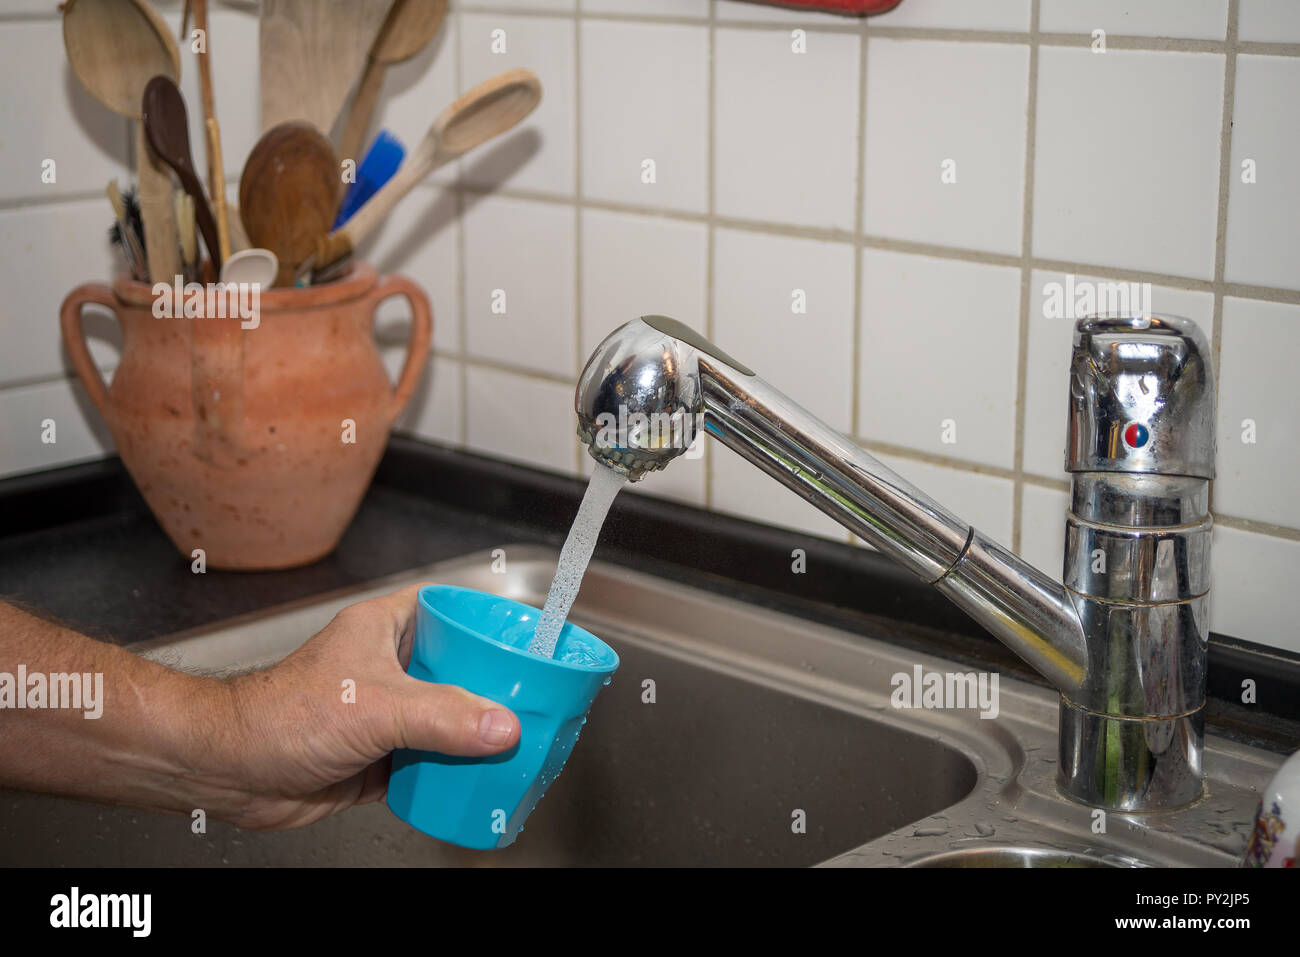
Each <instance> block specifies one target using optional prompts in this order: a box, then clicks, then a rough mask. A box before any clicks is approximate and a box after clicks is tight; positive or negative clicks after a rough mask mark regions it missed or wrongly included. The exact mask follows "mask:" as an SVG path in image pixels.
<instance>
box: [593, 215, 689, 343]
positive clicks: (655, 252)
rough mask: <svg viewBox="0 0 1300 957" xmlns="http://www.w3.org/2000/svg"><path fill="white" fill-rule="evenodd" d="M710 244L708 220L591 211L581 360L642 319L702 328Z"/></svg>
mask: <svg viewBox="0 0 1300 957" xmlns="http://www.w3.org/2000/svg"><path fill="white" fill-rule="evenodd" d="M708 244H709V231H708V228H707V227H706V226H705V225H704V224H703V223H691V222H683V221H681V220H675V219H663V218H657V217H653V216H640V215H636V214H634V213H618V212H607V211H606V210H603V209H584V210H583V211H582V336H581V340H582V355H583V356H588V355H590V354H591V351H592V350H593V349H595V348H596V346H597V345H598V344H599V343H600V341H601V340H602V339H604V338H605V337H606V336H607V335H609V334H610V333H611V332H613V331H614V330H615V329H617V328H618V327H619V326H621V325H622V324H623V323H625V322H628V321H629V320H631V319H635V318H636V317H637V316H644V315H655V314H657V315H661V316H672V317H673V318H674V319H680V320H681V321H682V322H685V323H687V324H689V325H693V326H696V327H701V326H703V325H704V318H705V316H706V315H707V314H708V313H707V312H706V308H707V307H706V305H705V287H706V282H705V279H706V277H705V273H706V266H707V264H708Z"/></svg>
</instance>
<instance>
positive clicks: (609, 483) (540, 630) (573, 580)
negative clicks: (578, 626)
mask: <svg viewBox="0 0 1300 957" xmlns="http://www.w3.org/2000/svg"><path fill="white" fill-rule="evenodd" d="M626 481H627V477H626V476H625V475H623V473H621V472H616V471H614V470H613V469H612V468H609V467H608V466H606V465H597V466H596V470H595V471H594V472H592V473H591V482H590V483H589V484H588V485H587V492H586V494H585V495H583V496H582V505H581V506H579V508H578V517H577V518H575V519H574V520H573V527H572V528H570V529H569V537H568V538H566V539H565V540H564V548H563V549H561V550H560V564H559V567H558V568H556V570H555V580H554V581H553V582H551V590H550V591H549V592H547V593H546V604H545V606H543V608H542V617H541V618H539V619H538V621H537V631H535V632H533V640H532V642H531V643H529V645H528V650H529V651H531V652H532V653H533V654H535V655H541V656H542V657H543V658H551V657H553V656H554V655H555V643H556V642H557V641H558V640H559V638H560V631H561V629H563V628H564V622H565V620H566V619H567V618H568V617H569V609H570V608H572V607H573V600H574V599H575V598H577V597H578V589H579V587H581V585H582V576H583V575H584V574H586V572H587V565H588V563H590V561H591V553H592V552H593V551H595V549H596V539H597V538H598V537H599V536H600V527H601V526H602V525H604V524H605V516H606V515H607V514H609V507H610V506H611V505H613V504H614V496H616V495H617V494H618V490H619V489H621V488H622V487H623V483H624V482H626Z"/></svg>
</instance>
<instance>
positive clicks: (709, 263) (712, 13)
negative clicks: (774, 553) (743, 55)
mask: <svg viewBox="0 0 1300 957" xmlns="http://www.w3.org/2000/svg"><path fill="white" fill-rule="evenodd" d="M717 9H718V0H709V21H708V23H709V79H708V83H707V87H708V93H707V95H708V102H707V103H706V104H705V110H706V116H707V117H708V120H707V122H706V124H705V140H704V176H705V179H704V192H705V200H706V203H707V208H708V212H707V214H706V217H705V221H706V223H707V227H706V228H707V231H708V241H707V243H706V246H705V261H704V337H705V338H706V339H709V340H710V341H712V339H713V335H714V333H713V300H714V294H713V283H714V265H715V259H716V256H715V246H716V244H717V206H716V202H717V198H716V196H715V192H714V188H715V180H716V176H715V174H714V169H713V166H714V162H715V157H716V156H717V154H716V152H715V151H714V140H715V137H716V127H717V122H716V120H717V117H716V115H715V113H716V111H717V100H718V97H717V75H718V69H717V52H718V29H717ZM699 441H701V442H702V441H704V437H703V436H701V437H700V439H699ZM713 463H714V456H713V455H711V454H709V452H708V451H705V455H704V507H705V508H707V509H710V510H712V509H713V507H714V506H713Z"/></svg>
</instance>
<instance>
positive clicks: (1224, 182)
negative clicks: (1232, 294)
mask: <svg viewBox="0 0 1300 957" xmlns="http://www.w3.org/2000/svg"><path fill="white" fill-rule="evenodd" d="M1239 8H1240V4H1239V0H1228V32H1227V54H1226V55H1225V56H1224V58H1223V113H1222V116H1221V119H1220V124H1219V202H1218V210H1217V213H1218V215H1217V222H1216V223H1215V231H1214V311H1213V313H1212V316H1211V319H1210V357H1211V361H1212V362H1213V363H1214V395H1215V406H1216V419H1215V421H1214V423H1213V428H1214V430H1215V432H1216V434H1217V432H1218V430H1219V422H1218V419H1217V406H1218V396H1219V380H1220V370H1219V366H1220V365H1221V363H1220V361H1219V358H1220V356H1221V354H1222V351H1223V292H1224V289H1223V287H1224V283H1223V276H1224V269H1225V266H1226V263H1227V259H1228V199H1229V194H1230V192H1231V186H1230V183H1231V182H1232V179H1231V177H1232V168H1231V165H1232V114H1233V111H1234V109H1235V101H1236V90H1237V23H1238V12H1239ZM1214 491H1215V489H1214V483H1213V482H1211V483H1210V499H1209V508H1210V514H1211V515H1213V514H1214Z"/></svg>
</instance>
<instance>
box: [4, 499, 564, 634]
mask: <svg viewBox="0 0 1300 957" xmlns="http://www.w3.org/2000/svg"><path fill="white" fill-rule="evenodd" d="M142 504H143V503H142ZM538 540H546V539H545V538H540V539H539V538H538V537H537V536H536V535H535V533H534V534H530V533H529V530H528V529H526V528H515V527H512V526H511V525H510V524H509V523H506V522H502V521H500V520H494V519H491V518H489V517H487V516H484V515H477V514H474V513H472V512H466V511H464V510H461V509H456V508H450V507H447V506H445V505H439V504H437V503H435V502H429V501H425V500H423V499H420V498H418V497H416V496H414V495H411V494H409V493H406V492H401V491H397V490H394V489H391V488H386V487H384V486H380V485H376V486H374V487H372V488H371V489H370V491H369V492H368V493H367V494H366V497H365V499H364V500H363V501H362V503H361V508H360V510H359V511H358V512H357V516H356V518H355V519H354V520H353V522H352V524H351V525H350V526H349V527H348V530H347V531H346V532H345V533H344V535H343V540H342V541H341V542H340V543H339V547H338V548H337V549H336V550H335V551H334V552H333V553H332V554H331V555H329V556H327V557H326V558H324V559H322V560H321V561H318V562H315V563H314V564H312V565H308V566H305V567H302V568H294V569H289V570H287V571H279V572H228V571H219V570H214V569H208V570H207V571H206V572H205V573H203V574H195V573H194V572H192V571H191V570H190V564H191V563H190V560H189V559H187V558H185V557H184V556H183V555H181V554H180V552H178V551H177V550H176V547H175V546H174V545H173V544H172V543H171V541H170V540H169V539H168V538H167V536H166V535H165V534H163V531H162V528H161V527H160V526H159V525H158V523H157V522H156V521H154V519H153V516H152V515H150V514H149V512H148V510H147V509H143V508H142V509H141V510H138V511H137V510H130V511H122V512H119V513H116V514H112V515H104V516H98V517H93V518H86V519H81V520H79V521H75V522H71V523H69V524H65V525H60V526H57V527H55V528H51V529H47V530H43V531H33V532H28V533H26V534H23V535H18V536H14V537H12V538H6V539H0V595H3V596H6V597H7V598H9V599H10V600H13V599H18V600H20V601H22V602H25V603H28V604H30V605H33V606H35V607H37V608H40V609H43V610H44V611H45V612H47V613H49V614H51V615H53V616H55V617H57V618H58V619H59V620H61V621H62V622H64V623H65V624H67V625H69V626H71V627H74V628H76V629H77V630H79V631H82V632H84V633H86V634H89V635H93V636H95V637H97V638H102V639H106V640H111V641H115V642H118V643H121V644H127V643H130V642H135V641H141V640H143V639H146V638H156V637H160V636H163V635H170V634H174V633H176V632H178V631H183V630H186V629H190V628H194V627H196V626H199V625H206V624H209V623H211V622H215V621H220V620H222V619H225V618H231V617H234V616H236V615H241V614H244V613H247V612H252V611H257V610H258V609H261V608H266V607H269V606H271V605H277V604H281V603H283V602H288V601H293V600H296V599H300V598H307V597H310V596H312V595H316V594H320V593H321V592H326V591H332V590H334V589H338V588H342V587H346V586H349V585H359V584H361V583H363V582H367V581H372V580H374V579H376V578H382V577H384V576H386V575H390V574H393V573H395V572H400V571H404V570H406V569H409V568H417V567H419V566H421V565H427V564H430V563H432V562H437V561H441V560H442V559H446V558H452V557H455V556H457V555H462V554H465V553H466V552H472V551H477V550H479V549H482V548H487V547H490V546H492V545H497V544H500V543H501V542H503V541H514V542H518V541H538Z"/></svg>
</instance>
